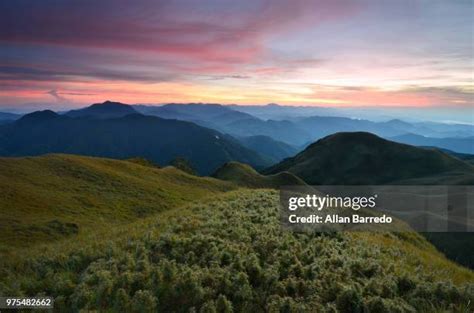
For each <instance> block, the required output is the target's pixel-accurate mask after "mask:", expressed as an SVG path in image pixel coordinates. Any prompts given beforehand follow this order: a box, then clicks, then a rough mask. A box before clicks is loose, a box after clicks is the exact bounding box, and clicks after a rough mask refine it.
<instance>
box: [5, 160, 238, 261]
mask: <svg viewBox="0 0 474 313" xmlns="http://www.w3.org/2000/svg"><path fill="white" fill-rule="evenodd" d="M138 163H140V162H138ZM138 163H137V161H136V160H133V161H130V162H129V161H118V160H111V159H102V158H92V157H82V156H73V155H60V154H58V155H46V156H41V157H25V158H0V190H1V193H0V252H1V251H2V250H9V249H8V247H10V246H12V245H14V246H26V245H31V244H37V243H38V242H42V241H49V240H52V239H61V238H64V237H70V236H76V235H77V234H81V233H87V232H90V231H92V230H95V229H97V228H100V227H115V226H116V225H119V224H124V223H129V222H130V221H133V220H135V219H137V218H142V217H145V216H149V215H150V214H154V213H157V212H161V211H164V210H167V209H171V208H174V207H177V206H179V205H183V204H185V203H187V202H189V201H194V200H198V199H201V198H204V197H209V196H211V195H214V194H217V193H220V192H222V191H226V190H229V189H232V188H233V187H232V185H231V184H230V183H227V182H223V181H219V180H216V179H212V178H202V177H196V176H193V175H188V174H186V173H184V172H182V171H180V170H177V169H175V168H173V167H166V168H163V169H158V168H156V167H153V166H151V165H147V163H146V162H145V163H143V162H142V165H141V164H138Z"/></svg>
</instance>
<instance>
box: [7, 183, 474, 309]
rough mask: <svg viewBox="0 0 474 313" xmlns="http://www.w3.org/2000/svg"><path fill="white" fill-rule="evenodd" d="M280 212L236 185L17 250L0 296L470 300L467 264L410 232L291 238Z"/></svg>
mask: <svg viewBox="0 0 474 313" xmlns="http://www.w3.org/2000/svg"><path fill="white" fill-rule="evenodd" d="M278 216H279V214H278V193H277V192H275V191H269V190H260V191H255V190H249V191H245V190H240V191H234V192H231V193H228V194H225V195H222V196H220V197H219V198H217V199H214V200H205V201H203V202H201V203H196V204H193V205H188V206H185V207H182V208H179V209H176V210H168V211H165V212H161V213H158V214H157V215H155V216H153V217H149V218H146V219H143V220H140V221H137V222H135V223H132V224H130V225H128V226H120V227H117V228H114V229H102V230H101V231H100V232H99V233H96V234H93V233H89V234H83V235H82V236H80V240H78V241H61V242H56V243H53V244H51V245H47V246H37V247H34V248H32V249H28V251H26V250H25V251H18V254H17V255H16V256H12V257H11V258H10V259H8V260H7V259H4V260H3V261H2V262H0V274H1V275H0V277H1V278H0V294H8V295H17V294H20V293H24V294H28V295H34V294H37V293H38V292H44V293H45V294H48V295H54V296H59V295H61V297H59V298H57V301H56V305H57V306H56V307H57V309H61V308H63V309H64V311H68V310H69V311H70V310H71V309H72V310H74V309H79V308H85V309H89V310H106V309H107V308H112V309H115V310H118V311H130V310H133V309H135V310H138V309H139V305H140V303H146V304H147V305H149V306H150V305H153V304H154V305H155V306H156V307H157V309H159V311H183V312H184V311H187V310H188V309H189V308H191V307H194V308H195V309H197V310H198V311H199V309H200V308H201V307H202V306H212V305H218V304H219V301H215V300H216V299H218V298H219V297H220V298H221V300H222V298H224V297H225V300H226V301H230V302H231V303H232V306H233V308H234V310H235V311H243V312H249V311H255V312H259V311H262V310H267V311H271V312H273V311H279V310H285V309H286V310H288V311H296V310H299V311H301V310H303V311H310V310H313V311H318V312H325V310H327V312H333V311H332V310H333V309H334V308H335V307H336V308H338V309H340V310H341V311H342V312H357V310H356V309H357V308H359V309H360V308H361V307H365V308H371V309H372V310H373V311H374V312H388V311H390V310H395V308H397V309H398V311H397V312H415V309H416V312H437V311H438V310H439V311H440V312H441V310H442V309H447V310H449V311H450V312H451V311H455V312H456V311H457V310H456V309H455V307H449V306H450V305H451V304H453V305H456V307H457V308H458V309H459V312H462V311H461V310H462V309H463V308H465V306H463V305H464V304H463V303H467V301H469V299H471V301H472V300H474V291H473V290H472V289H471V290H468V289H464V287H461V286H462V285H464V284H466V283H472V282H474V274H473V272H472V271H470V270H467V269H465V268H462V267H460V266H457V265H455V264H454V263H452V262H450V261H448V260H446V259H445V258H444V257H443V256H442V255H441V254H440V253H439V252H437V251H436V250H435V249H434V248H433V247H432V246H431V245H429V244H428V243H427V242H426V241H425V240H424V239H423V238H422V237H421V236H419V235H417V234H414V233H402V234H398V235H392V234H382V233H380V234H374V233H371V234H366V233H336V234H332V235H331V234H327V235H321V234H295V233H292V232H288V231H285V230H283V229H282V228H281V227H280V225H279V222H278ZM97 239H100V240H97ZM13 268H14V270H12V269H13ZM13 282H14V283H13ZM453 284H454V285H453ZM455 285H458V287H456V286H455ZM178 291H179V292H178ZM220 302H221V304H222V302H225V301H223V300H222V301H220ZM376 308H378V311H377V310H375V309H376ZM371 312H372V311H371Z"/></svg>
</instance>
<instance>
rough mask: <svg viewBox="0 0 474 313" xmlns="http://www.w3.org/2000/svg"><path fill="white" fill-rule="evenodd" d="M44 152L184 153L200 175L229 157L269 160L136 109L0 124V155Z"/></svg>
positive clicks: (214, 134) (39, 115)
mask: <svg viewBox="0 0 474 313" xmlns="http://www.w3.org/2000/svg"><path fill="white" fill-rule="evenodd" d="M94 110H95V108H94ZM119 110H120V111H122V107H120V109H119ZM83 112H84V111H83ZM100 116H103V114H102V113H101V114H100ZM45 153H72V154H82V155H90V156H102V157H112V158H118V159H126V158H130V157H136V156H140V157H144V158H147V159H149V160H151V161H153V162H156V163H158V164H168V163H169V162H171V161H172V160H173V159H174V158H176V157H184V158H186V159H188V160H189V161H190V162H191V164H192V165H193V167H195V168H196V169H197V171H198V172H199V173H200V174H202V175H206V174H210V173H212V172H213V171H214V170H216V169H217V168H218V167H219V166H221V165H222V164H224V163H225V162H228V161H239V162H244V163H248V164H251V165H252V166H254V167H255V168H263V167H265V166H268V165H270V164H271V162H270V161H269V160H267V159H265V158H264V157H262V156H260V155H259V154H258V153H257V152H254V151H253V150H250V149H248V148H246V147H244V146H242V145H241V144H240V143H239V142H238V141H237V140H236V139H234V138H232V137H231V136H229V135H226V134H222V133H220V132H218V131H215V130H212V129H208V128H204V127H201V126H199V125H196V124H193V123H190V122H185V121H177V120H169V119H162V118H158V117H154V116H145V115H141V114H138V113H134V114H129V115H126V116H123V117H118V118H109V119H100V118H91V116H90V115H89V114H87V115H86V116H85V117H74V118H73V117H70V116H68V114H64V115H59V114H57V113H54V112H52V111H39V112H34V113H31V114H27V115H25V116H23V117H22V118H20V119H19V120H17V121H15V122H14V123H10V124H6V125H2V126H0V155H3V156H25V155H40V154H45Z"/></svg>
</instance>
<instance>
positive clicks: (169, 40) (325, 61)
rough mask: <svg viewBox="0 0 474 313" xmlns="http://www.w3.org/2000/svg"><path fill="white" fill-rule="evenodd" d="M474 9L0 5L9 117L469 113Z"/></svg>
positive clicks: (466, 4) (203, 0) (119, 2)
mask: <svg viewBox="0 0 474 313" xmlns="http://www.w3.org/2000/svg"><path fill="white" fill-rule="evenodd" d="M473 17H474V8H473V2H472V1H436V0H429V1H416V0H414V1H412V0H410V1H404V0H400V1H390V0H373V1H339V0H332V1H318V0H316V1H311V0H292V1H287V0H273V1H260V0H243V1H228V0H216V1H207V0H199V1H191V0H188V1H157V0H154V1H151V0H149V1H148V0H134V1H125V0H101V1H96V0H94V1H91V0H70V1H62V0H56V1H51V0H41V1H33V0H31V1H26V0H15V1H2V2H0V109H1V108H15V109H25V110H27V109H31V108H32V107H35V108H36V107H37V108H41V107H49V108H54V107H57V108H64V107H77V106H83V105H84V104H87V103H89V104H90V103H95V102H102V101H104V100H107V99H109V100H114V101H121V102H124V103H146V104H148V103H168V102H178V103H181V102H209V103H222V104H230V103H235V104H266V103H279V104H286V105H314V106H330V107H340V106H342V107H345V106H351V107H352V106H377V107H384V106H388V107H444V108H450V109H452V110H457V109H462V108H464V109H465V108H472V107H473V106H474V97H473V95H474V84H473V71H474V64H473V21H474V19H473Z"/></svg>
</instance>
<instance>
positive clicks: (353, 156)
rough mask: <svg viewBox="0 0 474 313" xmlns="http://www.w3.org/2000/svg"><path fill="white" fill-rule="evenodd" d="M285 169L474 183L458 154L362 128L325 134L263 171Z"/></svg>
mask: <svg viewBox="0 0 474 313" xmlns="http://www.w3.org/2000/svg"><path fill="white" fill-rule="evenodd" d="M282 171H289V172H291V173H293V174H295V175H297V176H298V177H301V178H302V179H303V180H304V181H305V182H307V183H308V184H314V185H318V184H325V185H331V184H338V185H339V184H342V185H344V184H346V185H351V184H354V185H357V184H362V185H371V184H385V183H394V182H397V183H403V181H406V180H410V179H423V180H424V181H425V182H427V183H430V184H433V183H436V182H437V181H443V182H444V183H445V184H450V183H463V182H464V183H474V167H473V166H471V165H470V164H467V163H465V162H463V161H461V160H459V159H457V158H455V157H452V156H450V155H448V154H446V153H444V152H441V151H439V150H436V149H432V150H430V149H426V148H417V147H413V146H409V145H405V144H400V143H396V142H392V141H388V140H385V139H382V138H380V137H378V136H376V135H373V134H370V133H364V132H352V133H337V134H333V135H330V136H327V137H325V138H323V139H320V140H318V141H316V142H315V143H313V144H312V145H310V146H309V147H307V148H306V149H305V150H304V151H302V152H300V153H299V154H297V155H296V156H294V157H292V158H289V159H286V160H284V161H282V162H281V163H279V164H277V165H274V166H272V167H270V168H268V169H266V170H264V171H263V173H264V174H275V173H278V172H282ZM440 175H442V176H440ZM417 183H418V184H422V183H423V181H422V180H418V181H417Z"/></svg>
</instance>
